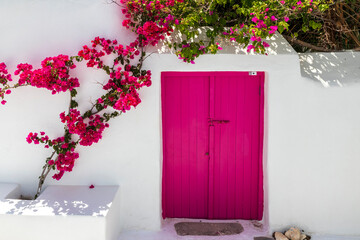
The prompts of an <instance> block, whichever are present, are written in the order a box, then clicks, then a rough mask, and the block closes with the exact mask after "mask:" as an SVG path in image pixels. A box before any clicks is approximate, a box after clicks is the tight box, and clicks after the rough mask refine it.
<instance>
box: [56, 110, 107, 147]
mask: <svg viewBox="0 0 360 240" xmlns="http://www.w3.org/2000/svg"><path fill="white" fill-rule="evenodd" d="M60 119H61V122H62V123H65V124H66V126H67V128H68V129H69V133H71V134H76V135H78V136H79V144H80V145H82V146H91V145H92V144H93V143H97V142H99V140H100V139H101V138H102V132H103V131H104V129H105V128H107V127H109V124H108V123H104V118H102V117H100V115H98V114H96V115H95V116H89V118H88V119H87V120H88V121H87V122H85V121H84V118H83V117H82V116H81V114H80V112H79V111H78V110H76V109H70V113H69V114H68V115H65V112H63V113H61V114H60Z"/></svg>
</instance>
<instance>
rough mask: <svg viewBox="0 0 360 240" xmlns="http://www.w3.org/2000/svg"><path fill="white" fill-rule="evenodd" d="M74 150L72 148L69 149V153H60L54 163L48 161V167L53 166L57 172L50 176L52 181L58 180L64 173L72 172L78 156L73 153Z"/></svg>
mask: <svg viewBox="0 0 360 240" xmlns="http://www.w3.org/2000/svg"><path fill="white" fill-rule="evenodd" d="M74 150H75V149H74V148H70V150H69V151H67V152H65V153H60V154H59V155H58V158H57V160H56V161H54V160H50V161H49V162H48V164H49V165H50V166H52V165H55V167H56V169H57V170H58V172H57V173H55V174H54V175H53V176H52V178H53V179H56V180H60V179H61V178H62V176H63V175H64V173H65V172H71V171H72V169H73V167H74V163H75V160H76V159H78V158H79V154H78V153H76V152H74Z"/></svg>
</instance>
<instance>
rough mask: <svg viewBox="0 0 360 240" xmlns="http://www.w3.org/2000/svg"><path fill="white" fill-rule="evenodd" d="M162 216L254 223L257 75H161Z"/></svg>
mask: <svg viewBox="0 0 360 240" xmlns="http://www.w3.org/2000/svg"><path fill="white" fill-rule="evenodd" d="M161 84H162V125H163V182H162V185H163V188H162V207H163V217H164V218H166V217H168V218H204V219H256V220H260V219H262V215H263V170H262V169H263V168H262V150H263V119H264V94H263V93H264V91H263V87H264V73H263V72H257V73H256V75H250V74H249V73H248V72H165V73H162V79H161Z"/></svg>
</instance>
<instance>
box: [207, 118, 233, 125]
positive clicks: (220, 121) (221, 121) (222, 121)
mask: <svg viewBox="0 0 360 240" xmlns="http://www.w3.org/2000/svg"><path fill="white" fill-rule="evenodd" d="M208 122H209V123H210V126H214V123H217V124H223V123H229V122H230V120H222V119H221V120H220V119H212V118H209V119H208Z"/></svg>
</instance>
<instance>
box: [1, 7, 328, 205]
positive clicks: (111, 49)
mask: <svg viewBox="0 0 360 240" xmlns="http://www.w3.org/2000/svg"><path fill="white" fill-rule="evenodd" d="M324 1H325V0H316V1H315V0H314V1H313V0H302V1H300V0H296V1H294V0H286V1H285V0H284V1H278V0H267V1H249V0H248V1H234V0H216V1H205V0H196V1H195V0H189V1H184V0H155V1H150V0H120V2H116V4H118V5H120V6H121V7H122V8H123V9H122V11H123V14H124V16H125V20H124V21H123V26H125V27H126V28H129V29H131V30H132V31H134V32H135V33H136V34H137V39H136V40H135V41H134V42H133V43H131V44H130V45H128V46H124V45H122V44H119V43H118V42H117V40H108V39H104V38H100V37H96V38H95V39H94V40H92V41H91V44H90V45H85V46H83V48H82V49H81V50H80V51H79V52H78V54H77V55H75V56H67V55H59V56H55V57H48V58H45V59H44V60H43V61H42V62H41V67H40V68H38V69H34V68H33V66H32V65H30V64H27V63H25V64H18V66H17V69H16V71H15V72H14V74H10V73H9V72H8V70H7V66H6V65H5V63H0V98H1V104H2V105H5V104H6V100H5V98H6V95H8V94H11V91H12V90H13V89H16V88H19V87H24V86H32V87H37V88H45V89H47V90H49V91H51V92H52V94H58V93H62V92H65V93H68V94H69V108H68V111H67V112H62V113H60V114H59V118H60V121H61V122H62V123H63V124H64V129H65V131H64V134H63V136H60V137H55V138H51V137H50V136H48V135H47V134H46V133H45V132H39V133H33V132H30V133H29V134H28V136H27V138H26V141H27V142H28V143H33V144H40V143H41V144H43V145H44V147H45V148H46V149H48V148H49V149H51V150H52V151H51V154H50V156H49V157H48V158H47V159H46V161H45V164H44V166H43V170H42V173H41V175H40V177H39V184H38V188H37V192H36V195H35V198H36V197H37V196H38V195H39V194H40V192H41V190H42V186H43V184H44V182H45V179H46V177H47V176H48V174H49V173H50V172H51V171H52V170H53V171H55V172H54V174H53V176H52V177H53V178H54V179H56V180H60V179H61V178H62V176H63V175H64V173H65V172H71V171H72V169H73V167H74V165H75V162H76V160H77V159H78V158H79V154H78V153H77V152H76V147H77V146H78V145H82V146H91V145H92V144H94V143H97V142H98V141H99V140H100V139H101V138H102V135H103V132H104V130H105V129H106V128H108V127H109V123H108V122H109V120H110V119H112V118H115V117H117V116H119V115H121V114H122V113H125V112H127V111H129V110H130V109H131V108H132V107H136V106H137V105H138V104H139V103H140V102H141V100H140V97H139V93H138V91H139V89H141V88H142V87H144V86H147V87H148V86H150V85H151V72H150V71H147V70H144V69H143V68H142V66H143V61H144V59H145V58H146V51H145V49H146V47H147V46H148V45H152V46H156V45H157V44H158V43H159V42H160V41H166V43H167V45H168V46H169V47H170V48H172V49H174V50H175V51H176V54H177V56H178V57H179V58H180V59H181V60H183V61H185V62H191V63H194V60H195V58H196V57H198V56H200V55H202V54H206V53H213V54H215V53H217V52H218V51H219V50H221V49H222V48H221V46H220V44H219V43H218V42H217V39H219V38H220V39H221V38H223V39H227V40H229V41H235V42H237V43H239V44H241V45H242V46H243V47H245V48H246V49H247V51H249V52H250V51H255V52H259V53H265V50H266V48H267V47H268V46H269V45H268V44H267V43H266V41H264V39H265V38H266V37H270V36H272V35H273V34H274V33H275V32H276V31H277V30H278V31H282V30H284V29H287V28H288V27H289V26H288V24H287V22H288V21H289V19H291V18H297V17H299V16H302V15H304V14H306V13H307V12H309V11H311V9H312V8H316V7H318V6H319V4H323V3H324ZM202 26H208V28H207V29H206V34H205V35H206V36H205V38H201V39H200V38H198V37H197V36H198V35H199V34H200V32H199V28H200V27H202ZM174 31H179V32H180V33H181V34H183V35H184V36H185V38H184V40H182V41H181V42H176V39H175V38H172V37H171V36H172V33H173V32H174ZM105 58H107V59H108V58H112V61H110V62H111V64H110V65H107V64H105V61H104V59H105ZM79 62H85V63H86V65H87V67H89V68H96V69H100V70H102V71H104V72H105V73H106V74H107V75H108V79H107V81H106V82H105V83H104V84H103V85H102V89H103V90H105V93H104V94H103V95H101V96H97V97H96V98H97V100H96V101H95V102H94V103H93V104H92V106H91V108H90V109H89V110H87V111H85V112H80V111H79V110H78V102H77V89H78V88H79V87H81V81H79V79H77V78H76V77H73V76H74V74H73V73H74V69H75V68H76V67H77V63H79ZM106 62H108V61H106ZM15 78H16V81H15ZM13 79H14V80H13Z"/></svg>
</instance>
